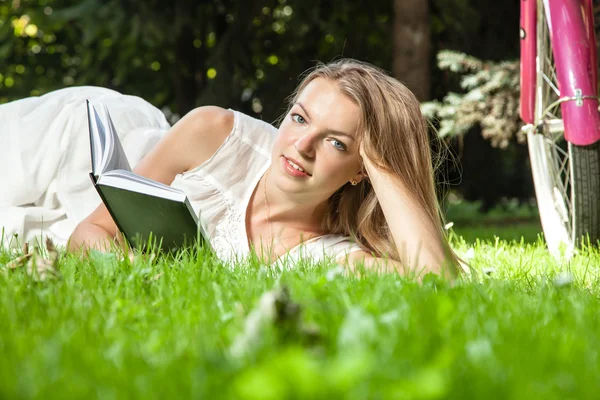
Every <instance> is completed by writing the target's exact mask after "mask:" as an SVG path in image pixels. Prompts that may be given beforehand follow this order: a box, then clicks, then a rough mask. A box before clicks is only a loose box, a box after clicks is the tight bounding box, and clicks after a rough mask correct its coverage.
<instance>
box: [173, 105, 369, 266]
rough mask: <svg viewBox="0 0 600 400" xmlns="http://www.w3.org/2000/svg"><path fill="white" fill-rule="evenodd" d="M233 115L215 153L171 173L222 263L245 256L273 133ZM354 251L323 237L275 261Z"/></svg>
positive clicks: (347, 243) (340, 240)
mask: <svg viewBox="0 0 600 400" xmlns="http://www.w3.org/2000/svg"><path fill="white" fill-rule="evenodd" d="M233 113H234V123H233V129H232V130H231V133H230V134H229V136H227V138H226V139H225V141H224V142H223V144H222V145H221V146H220V147H219V149H218V150H217V151H216V152H215V154H213V156H212V157H211V158H210V159H208V160H207V161H205V162H204V163H203V164H201V165H199V166H198V167H196V168H194V169H192V170H189V171H186V172H184V173H183V174H179V175H177V176H176V177H175V180H174V181H173V183H172V184H171V186H173V187H176V188H179V189H181V190H183V191H184V192H185V193H186V195H187V196H188V199H189V200H190V203H191V204H192V207H193V209H194V211H195V212H196V213H197V215H198V217H199V220H200V225H201V229H202V230H203V233H204V235H205V237H206V238H207V239H208V241H209V242H210V245H211V246H212V248H213V250H214V251H215V253H216V254H217V256H218V257H219V258H220V259H221V260H223V261H232V260H236V259H237V260H241V259H244V258H245V257H247V256H248V255H249V254H250V246H249V240H248V235H247V231H246V210H247V209H248V203H249V201H250V197H251V196H252V193H253V192H254V190H255V188H256V186H257V185H258V182H259V180H260V178H261V177H262V176H263V175H264V173H265V172H266V171H267V169H268V168H269V166H270V165H271V149H272V147H273V142H274V140H275V137H276V135H277V133H278V130H277V128H275V127H274V126H272V125H270V124H268V123H266V122H264V121H261V120H258V119H256V118H253V117H250V116H249V115H246V114H243V113H240V112H238V111H233ZM358 250H362V249H361V248H360V247H359V246H358V245H357V244H355V243H353V242H352V241H351V240H350V238H349V237H345V236H341V235H323V236H319V237H317V238H314V239H311V240H308V241H306V242H304V243H301V244H300V245H298V246H296V247H294V248H293V249H290V250H289V251H288V252H287V253H286V254H285V255H284V256H282V257H280V258H279V260H277V262H276V263H280V262H283V263H286V264H287V262H289V261H292V262H294V261H298V260H299V259H301V258H304V257H310V258H311V259H312V260H314V261H320V260H323V259H331V260H335V259H337V258H340V257H344V256H345V255H346V254H348V253H351V252H353V251H358ZM280 266H281V264H280Z"/></svg>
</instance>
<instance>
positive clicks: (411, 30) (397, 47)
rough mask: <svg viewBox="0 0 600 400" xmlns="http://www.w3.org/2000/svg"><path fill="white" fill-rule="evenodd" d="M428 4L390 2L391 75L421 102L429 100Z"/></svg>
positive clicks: (403, 0) (405, 0) (402, 0)
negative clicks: (392, 23) (391, 8)
mask: <svg viewBox="0 0 600 400" xmlns="http://www.w3.org/2000/svg"><path fill="white" fill-rule="evenodd" d="M429 20H430V14H429V2H428V1H424V0H394V76H396V78H398V79H399V80H400V81H402V82H403V83H404V84H406V86H407V87H408V88H409V89H411V90H412V91H413V92H414V93H415V95H416V96H417V98H418V99H419V100H421V101H424V100H427V99H429V79H430V78H429V77H430V74H431V71H430V68H429V61H430V57H431V43H430V40H431V39H430V28H429Z"/></svg>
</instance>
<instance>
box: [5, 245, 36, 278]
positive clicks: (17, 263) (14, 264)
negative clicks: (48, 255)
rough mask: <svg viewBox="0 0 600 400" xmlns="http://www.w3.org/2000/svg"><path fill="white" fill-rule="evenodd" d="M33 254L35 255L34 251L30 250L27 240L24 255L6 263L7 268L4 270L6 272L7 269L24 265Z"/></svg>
mask: <svg viewBox="0 0 600 400" xmlns="http://www.w3.org/2000/svg"><path fill="white" fill-rule="evenodd" d="M32 255H33V252H32V251H29V244H28V243H27V242H25V243H24V244H23V255H22V256H19V257H17V258H15V259H14V260H12V261H11V262H9V263H8V264H6V269H3V270H2V271H4V272H6V271H7V270H10V269H16V268H20V267H22V266H23V265H25V262H26V261H27V260H29V259H30V258H31V256H32Z"/></svg>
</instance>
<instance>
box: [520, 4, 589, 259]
mask: <svg viewBox="0 0 600 400" xmlns="http://www.w3.org/2000/svg"><path fill="white" fill-rule="evenodd" d="M597 91H598V80H597V65H596V39H595V33H594V19H593V10H592V0H521V106H520V107H521V109H520V113H521V118H522V119H523V121H524V122H525V123H526V124H527V125H525V126H524V128H523V129H524V130H525V131H526V132H527V142H528V147H529V158H530V161H531V169H532V172H533V180H534V185H535V192H536V198H537V202H538V208H539V212H540V219H541V222H542V228H543V231H544V236H545V239H546V243H547V244H548V248H549V250H550V251H551V252H554V253H556V252H557V251H558V250H559V249H560V247H561V244H564V245H566V246H567V249H569V250H572V249H574V248H575V247H576V246H578V245H580V244H582V243H587V239H588V238H589V241H590V242H591V243H592V244H596V243H597V241H598V240H599V239H600V113H599V110H598V93H597ZM582 239H583V241H582Z"/></svg>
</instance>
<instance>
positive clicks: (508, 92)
mask: <svg viewBox="0 0 600 400" xmlns="http://www.w3.org/2000/svg"><path fill="white" fill-rule="evenodd" d="M438 66H439V68H440V69H442V70H444V71H449V72H451V73H452V74H458V75H460V76H461V79H460V87H461V89H463V91H464V92H463V93H455V92H449V93H448V94H447V95H446V96H445V97H444V98H443V100H442V101H431V102H426V103H423V104H422V106H421V109H422V111H423V113H424V114H425V115H426V116H427V117H428V118H429V119H432V120H439V130H438V134H439V135H440V136H442V137H446V136H450V137H453V136H462V135H465V134H466V133H467V132H468V131H469V130H470V129H471V128H473V127H474V126H480V127H481V133H482V135H483V137H485V138H486V139H489V140H490V141H491V143H492V145H493V146H495V147H501V148H506V147H507V146H508V144H509V142H510V141H511V140H512V139H513V138H516V139H517V140H518V141H519V142H521V143H523V142H524V140H525V137H524V135H523V134H522V133H521V131H520V126H521V120H520V117H519V109H518V107H519V94H520V91H519V90H520V89H519V63H518V61H502V62H483V61H481V60H479V59H477V58H475V57H472V56H468V55H466V54H464V53H459V52H455V51H449V50H444V51H441V52H439V53H438Z"/></svg>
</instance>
